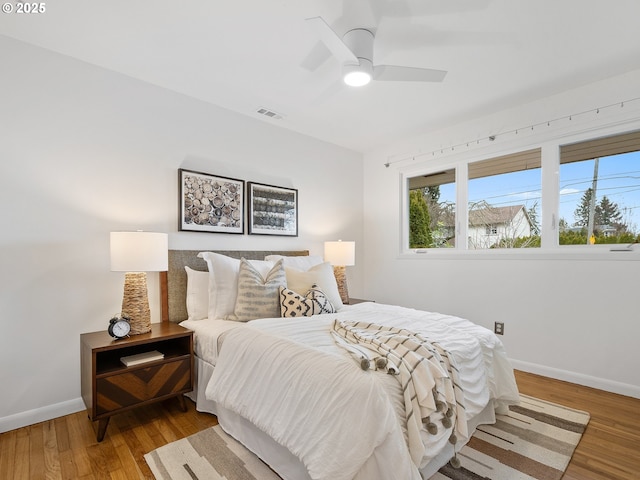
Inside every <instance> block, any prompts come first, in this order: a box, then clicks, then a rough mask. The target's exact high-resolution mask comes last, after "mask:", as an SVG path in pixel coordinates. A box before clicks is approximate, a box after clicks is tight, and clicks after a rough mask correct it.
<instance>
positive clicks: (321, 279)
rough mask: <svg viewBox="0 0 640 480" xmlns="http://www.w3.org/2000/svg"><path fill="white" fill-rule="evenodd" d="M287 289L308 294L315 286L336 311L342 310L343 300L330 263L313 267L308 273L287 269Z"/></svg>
mask: <svg viewBox="0 0 640 480" xmlns="http://www.w3.org/2000/svg"><path fill="white" fill-rule="evenodd" d="M285 270H286V272H287V287H288V288H289V289H291V290H293V291H294V292H308V291H309V290H311V287H312V286H313V285H314V284H315V285H317V286H318V288H320V290H322V291H323V292H324V293H325V295H326V296H327V298H328V299H329V302H331V304H332V305H333V307H334V308H335V309H336V311H338V310H340V309H341V308H342V306H343V305H342V300H341V298H340V292H339V291H338V283H337V282H336V277H335V275H334V274H333V267H332V266H331V264H330V263H329V262H324V263H321V264H320V265H316V266H315V267H311V268H310V269H309V270H307V271H306V272H303V271H301V270H297V269H295V268H285Z"/></svg>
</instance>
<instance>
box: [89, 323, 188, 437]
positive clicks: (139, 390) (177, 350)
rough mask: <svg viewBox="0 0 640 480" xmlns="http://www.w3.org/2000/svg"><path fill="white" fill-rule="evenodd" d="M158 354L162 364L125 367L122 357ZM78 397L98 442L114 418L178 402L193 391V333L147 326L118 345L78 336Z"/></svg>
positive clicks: (103, 336)
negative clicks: (152, 405) (95, 424)
mask: <svg viewBox="0 0 640 480" xmlns="http://www.w3.org/2000/svg"><path fill="white" fill-rule="evenodd" d="M153 350H157V351H159V352H161V353H163V354H164V358H162V359H160V360H154V361H150V362H146V363H142V364H138V365H135V366H130V367H126V366H125V365H123V364H122V362H121V361H120V358H121V357H125V356H129V355H135V354H139V353H145V352H151V351H153ZM80 357H81V362H82V363H81V373H80V375H81V392H82V399H83V400H84V403H85V405H86V406H87V412H88V415H89V418H90V419H91V420H92V421H96V420H97V421H98V422H99V424H98V434H97V439H98V442H101V441H102V439H103V438H104V434H105V432H106V431H107V426H108V425H109V419H110V418H111V416H112V415H116V414H118V413H121V412H124V411H126V410H130V409H132V408H135V407H140V406H142V405H148V404H150V403H154V402H158V401H161V400H165V399H167V398H171V397H177V398H178V401H179V402H180V407H181V408H182V410H185V411H186V405H185V403H184V397H183V396H182V395H183V394H184V393H188V392H190V391H191V390H193V383H194V368H193V362H194V357H193V332H192V331H191V330H188V329H186V328H183V327H181V326H180V325H176V324H174V323H169V322H163V323H154V324H152V325H151V331H150V332H148V333H143V334H141V335H132V336H131V337H128V338H123V339H120V340H116V339H114V338H112V337H111V336H110V335H109V334H108V333H107V332H106V330H105V331H102V332H93V333H83V334H81V335H80Z"/></svg>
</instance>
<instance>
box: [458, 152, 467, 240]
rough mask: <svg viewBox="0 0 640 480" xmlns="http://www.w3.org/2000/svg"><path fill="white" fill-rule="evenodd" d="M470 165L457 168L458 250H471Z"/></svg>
mask: <svg viewBox="0 0 640 480" xmlns="http://www.w3.org/2000/svg"><path fill="white" fill-rule="evenodd" d="M468 168H469V165H468V164H467V165H461V166H459V167H458V168H456V185H457V186H458V188H457V189H456V204H457V205H456V249H458V250H467V249H468V248H469V245H468V243H469V242H468V241H467V238H468V237H469V188H468V182H469V170H468Z"/></svg>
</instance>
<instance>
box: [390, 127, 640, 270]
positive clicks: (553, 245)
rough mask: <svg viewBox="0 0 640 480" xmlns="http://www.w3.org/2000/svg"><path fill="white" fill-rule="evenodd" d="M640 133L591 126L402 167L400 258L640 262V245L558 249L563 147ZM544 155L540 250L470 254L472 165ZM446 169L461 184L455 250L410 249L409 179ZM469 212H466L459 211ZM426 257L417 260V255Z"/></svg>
mask: <svg viewBox="0 0 640 480" xmlns="http://www.w3.org/2000/svg"><path fill="white" fill-rule="evenodd" d="M635 130H640V119H639V118H638V117H637V116H636V117H635V118H632V119H630V120H626V121H619V122H617V123H615V124H609V125H605V126H602V125H600V126H593V125H591V126H587V127H584V126H583V128H582V129H580V130H574V131H567V130H566V129H565V130H564V131H562V130H560V131H557V132H555V134H554V135H552V136H549V134H547V135H546V136H545V135H530V136H529V137H528V138H527V139H525V141H524V142H523V141H522V139H523V137H524V136H522V137H520V139H518V140H519V141H518V142H517V143H516V142H513V141H512V142H507V144H506V145H504V146H502V148H501V147H500V146H499V145H495V146H494V145H490V147H485V148H478V149H477V150H476V151H468V152H462V153H460V152H456V153H453V154H450V155H448V156H447V158H446V159H436V161H432V162H429V161H428V160H427V161H423V162H420V163H416V164H414V165H410V166H405V167H400V168H399V169H398V171H399V176H400V196H401V201H400V207H401V208H400V211H401V212H400V213H401V221H400V229H401V234H400V236H399V258H419V257H422V258H434V257H437V258H442V259H445V258H447V259H469V258H474V259H495V258H514V257H515V258H517V259H544V258H548V259H571V260H619V261H629V260H634V261H638V260H640V244H636V245H635V246H634V247H632V249H631V250H625V251H623V252H621V249H620V247H624V246H625V245H623V244H602V245H559V239H558V233H557V229H558V221H559V211H560V209H559V203H560V190H559V189H560V172H559V167H560V151H561V147H563V146H566V145H569V144H573V143H579V142H586V141H590V140H597V139H598V138H603V137H607V136H616V135H622V134H625V133H629V132H633V131H635ZM535 148H540V149H541V207H540V212H541V214H540V217H541V221H540V226H541V228H540V235H541V244H540V247H539V248H535V249H530V248H503V249H486V250H470V249H468V247H467V244H466V243H467V242H466V241H464V242H461V240H460V239H461V238H462V239H466V238H467V236H468V205H467V204H468V176H469V175H468V172H469V164H470V163H474V162H481V161H484V160H491V159H492V158H495V157H499V156H502V155H509V154H514V153H517V152H518V151H525V150H530V149H535ZM443 169H455V182H456V222H455V224H456V246H455V248H448V249H438V248H433V249H409V248H408V245H409V243H408V242H409V239H408V232H409V222H408V220H409V214H408V197H409V188H408V187H409V179H410V178H411V177H415V176H418V175H430V174H434V173H436V172H437V171H439V170H443ZM460 206H464V208H460ZM615 247H618V248H615ZM417 253H418V254H425V253H426V254H427V255H416V254H417Z"/></svg>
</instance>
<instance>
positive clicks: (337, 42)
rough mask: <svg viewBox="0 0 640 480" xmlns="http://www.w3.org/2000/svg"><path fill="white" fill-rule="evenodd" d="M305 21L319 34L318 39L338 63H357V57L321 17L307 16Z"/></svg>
mask: <svg viewBox="0 0 640 480" xmlns="http://www.w3.org/2000/svg"><path fill="white" fill-rule="evenodd" d="M307 22H309V24H311V25H312V26H313V28H315V29H316V31H317V32H318V34H319V35H320V40H321V41H322V43H324V44H325V45H326V47H327V48H328V49H329V50H330V51H331V53H332V54H333V56H334V57H336V58H337V59H338V60H339V61H340V63H343V64H344V63H351V64H355V65H357V64H358V63H359V62H358V58H357V57H356V56H355V55H354V54H353V52H352V51H351V50H349V47H347V46H346V45H345V44H344V42H343V41H342V39H341V38H340V37H339V36H338V35H337V34H336V32H334V31H333V30H332V29H331V27H330V26H329V25H328V24H327V22H325V21H324V19H323V18H322V17H313V18H307Z"/></svg>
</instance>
